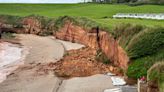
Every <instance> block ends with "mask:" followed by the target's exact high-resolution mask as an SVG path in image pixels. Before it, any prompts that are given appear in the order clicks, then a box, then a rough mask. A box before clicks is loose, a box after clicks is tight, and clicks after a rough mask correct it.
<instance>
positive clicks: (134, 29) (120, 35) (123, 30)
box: [113, 24, 144, 49]
mask: <svg viewBox="0 0 164 92" xmlns="http://www.w3.org/2000/svg"><path fill="white" fill-rule="evenodd" d="M143 29H144V26H141V25H132V24H119V25H117V26H116V27H115V28H114V29H113V32H114V36H115V38H116V39H117V40H118V41H119V44H120V45H121V47H123V48H124V49H125V48H126V46H127V45H128V44H129V41H130V40H131V39H132V38H133V37H134V35H136V34H138V33H139V32H140V31H142V30H143Z"/></svg>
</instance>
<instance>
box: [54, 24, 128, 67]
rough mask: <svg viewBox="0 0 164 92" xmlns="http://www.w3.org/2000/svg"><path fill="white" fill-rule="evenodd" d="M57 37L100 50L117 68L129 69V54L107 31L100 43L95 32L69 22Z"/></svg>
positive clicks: (101, 35) (102, 34) (100, 35)
mask: <svg viewBox="0 0 164 92" xmlns="http://www.w3.org/2000/svg"><path fill="white" fill-rule="evenodd" d="M55 36H56V38H58V39H62V40H67V41H72V42H77V43H81V44H84V45H86V46H89V47H91V48H95V49H97V48H100V49H101V50H102V51H103V52H104V53H105V54H106V56H107V57H108V58H109V60H110V61H111V62H112V63H113V64H114V65H115V66H119V67H121V68H123V69H127V67H128V62H129V58H128V56H127V54H126V53H125V51H124V50H123V49H122V48H121V47H120V46H119V44H118V42H117V41H116V40H115V39H114V38H113V37H112V35H110V34H109V33H107V32H105V31H100V33H99V38H100V40H99V42H98V41H97V34H96V32H94V30H84V29H83V28H81V27H79V26H75V25H73V24H72V23H69V22H68V23H66V24H65V25H64V27H63V28H61V29H60V30H59V31H57V32H56V33H55Z"/></svg>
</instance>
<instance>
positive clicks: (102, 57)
mask: <svg viewBox="0 0 164 92" xmlns="http://www.w3.org/2000/svg"><path fill="white" fill-rule="evenodd" d="M96 60H97V61H99V62H102V63H104V64H110V63H111V62H110V60H109V59H108V58H107V56H106V55H105V54H104V53H103V52H102V51H101V50H97V55H96Z"/></svg>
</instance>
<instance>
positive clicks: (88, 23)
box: [55, 16, 101, 30]
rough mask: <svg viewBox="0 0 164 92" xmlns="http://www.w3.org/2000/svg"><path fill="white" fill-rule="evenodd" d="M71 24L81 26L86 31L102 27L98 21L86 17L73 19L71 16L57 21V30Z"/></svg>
mask: <svg viewBox="0 0 164 92" xmlns="http://www.w3.org/2000/svg"><path fill="white" fill-rule="evenodd" d="M67 22H70V23H73V25H77V26H80V27H82V28H84V29H87V30H90V29H91V28H93V27H96V26H98V25H99V26H100V25H101V24H98V23H97V22H96V21H93V20H92V19H88V18H86V17H71V16H61V17H59V18H57V19H56V20H55V27H56V28H55V29H56V30H59V29H60V28H62V27H63V26H64V24H65V23H67Z"/></svg>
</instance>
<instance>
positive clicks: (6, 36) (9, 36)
mask: <svg viewBox="0 0 164 92" xmlns="http://www.w3.org/2000/svg"><path fill="white" fill-rule="evenodd" d="M13 38H15V36H14V35H13V33H9V32H7V33H6V32H3V33H2V39H13Z"/></svg>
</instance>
